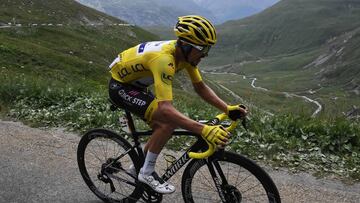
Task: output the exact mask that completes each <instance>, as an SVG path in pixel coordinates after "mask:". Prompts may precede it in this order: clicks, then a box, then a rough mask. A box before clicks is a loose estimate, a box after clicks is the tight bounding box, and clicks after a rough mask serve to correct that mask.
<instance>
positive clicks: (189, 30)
mask: <svg viewBox="0 0 360 203" xmlns="http://www.w3.org/2000/svg"><path fill="white" fill-rule="evenodd" d="M174 31H175V35H176V36H177V37H178V38H180V39H182V40H184V41H187V42H189V43H192V44H196V45H200V46H208V45H214V44H215V43H216V31H215V27H214V25H213V24H211V22H210V21H209V20H207V19H206V18H204V17H202V16H197V15H187V16H181V17H179V18H178V22H177V23H176V25H175V28H174Z"/></svg>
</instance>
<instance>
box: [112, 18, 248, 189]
mask: <svg viewBox="0 0 360 203" xmlns="http://www.w3.org/2000/svg"><path fill="white" fill-rule="evenodd" d="M174 31H175V34H176V36H177V37H178V39H177V40H170V41H156V42H145V43H141V44H139V45H137V46H135V47H132V48H130V49H127V50H125V51H123V52H121V53H120V54H119V55H118V57H117V58H116V59H115V60H114V61H113V63H112V64H111V65H110V66H109V68H110V72H111V75H112V78H111V80H110V83H109V96H110V98H111V100H113V101H114V102H115V103H117V104H118V105H119V106H122V107H123V108H126V109H128V110H129V111H130V112H132V113H135V114H136V115H138V116H140V117H142V118H143V119H144V120H145V121H146V122H147V123H148V124H149V125H150V127H151V128H152V129H153V134H152V136H151V137H150V139H149V140H148V142H147V143H146V145H145V148H144V152H145V153H146V158H145V162H144V165H143V166H142V168H141V169H140V172H139V174H138V180H139V181H140V182H143V183H145V184H147V185H149V186H150V187H151V188H152V189H153V190H155V191H156V192H159V193H163V194H166V193H172V192H174V191H175V187H174V186H173V185H171V184H169V183H167V182H165V181H163V180H161V178H159V176H158V175H157V174H156V173H155V163H156V159H157V157H158V155H159V153H160V152H161V150H162V148H163V147H164V145H165V144H166V143H167V141H168V140H169V139H170V137H171V134H172V132H173V131H174V129H175V128H177V127H180V128H183V129H186V130H189V131H192V132H194V133H198V134H200V135H202V136H203V138H204V139H205V140H206V141H207V142H209V143H211V144H214V145H221V146H224V145H225V144H226V142H227V140H228V132H226V130H224V129H222V128H220V126H210V125H204V124H200V123H198V122H196V121H194V120H192V119H190V118H188V117H186V116H185V115H183V114H182V113H180V112H179V111H178V110H176V109H175V108H174V106H173V105H172V99H173V96H172V83H173V78H174V75H175V73H176V72H178V71H180V70H182V69H186V71H187V72H188V75H189V76H190V79H191V81H192V84H193V87H194V90H195V92H196V93H197V94H198V95H199V96H200V97H201V98H202V99H204V100H205V101H206V102H208V103H210V104H211V105H213V106H215V107H217V108H218V109H220V110H221V111H223V112H225V113H227V114H228V115H229V117H230V118H231V119H237V118H240V117H242V116H245V115H246V114H247V111H246V110H245V109H242V108H240V107H239V105H227V104H226V103H225V102H224V101H223V100H222V99H220V98H219V97H218V96H217V95H216V94H215V93H214V91H212V90H211V89H210V88H209V87H208V86H207V85H206V84H205V83H204V82H203V80H202V77H201V75H200V72H199V69H198V67H197V65H198V64H199V62H200V61H201V59H202V58H203V57H206V56H207V55H208V52H209V50H210V48H211V46H212V45H214V44H215V43H216V32H215V28H214V26H213V25H212V23H211V22H210V21H208V20H207V19H206V18H204V17H201V16H197V15H188V16H182V17H179V18H178V22H177V24H176V25H175V28H174ZM151 84H154V90H155V94H153V93H152V92H150V91H149V90H148V89H147V87H148V86H149V85H151Z"/></svg>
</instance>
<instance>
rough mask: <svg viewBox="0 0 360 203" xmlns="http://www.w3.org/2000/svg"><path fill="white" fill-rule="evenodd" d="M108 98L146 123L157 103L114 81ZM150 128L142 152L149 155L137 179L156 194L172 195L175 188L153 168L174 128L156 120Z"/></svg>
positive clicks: (149, 95)
mask: <svg viewBox="0 0 360 203" xmlns="http://www.w3.org/2000/svg"><path fill="white" fill-rule="evenodd" d="M109 96H110V98H111V100H113V102H115V103H116V104H118V105H119V106H121V107H122V108H125V109H127V110H129V111H130V112H132V113H134V114H136V115H138V116H140V117H141V118H142V119H144V120H145V121H148V123H149V121H150V120H151V118H152V114H153V112H155V111H156V108H157V101H156V100H155V97H154V96H153V94H152V93H151V92H148V91H146V90H143V89H140V88H138V87H135V86H133V85H129V84H122V83H120V82H118V81H116V80H114V79H111V80H110V83H109ZM151 127H152V129H153V134H152V136H151V137H150V139H149V141H148V143H147V144H146V146H145V150H144V151H145V152H147V150H150V152H151V153H146V158H145V162H144V165H143V166H145V168H144V167H142V169H141V171H140V173H139V176H138V179H139V181H141V182H143V183H146V184H147V185H149V186H150V187H151V188H152V189H154V190H155V191H156V192H159V193H172V192H174V191H175V187H174V186H172V185H169V184H168V183H166V182H164V181H163V180H161V178H160V177H158V176H157V174H156V173H155V170H154V168H155V164H156V159H157V156H158V154H159V153H160V151H161V149H162V148H163V146H164V145H165V144H166V142H167V141H168V139H169V138H170V137H171V134H172V132H173V130H174V129H175V127H174V126H172V125H171V124H166V123H162V122H159V121H157V119H153V120H151ZM144 172H146V174H144Z"/></svg>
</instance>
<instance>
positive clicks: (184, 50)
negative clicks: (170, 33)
mask: <svg viewBox="0 0 360 203" xmlns="http://www.w3.org/2000/svg"><path fill="white" fill-rule="evenodd" d="M176 46H178V47H180V50H181V52H182V54H183V56H184V58H185V60H186V61H187V62H189V60H188V58H189V54H190V52H191V50H192V46H188V47H186V46H184V45H183V43H182V42H181V40H177V42H176Z"/></svg>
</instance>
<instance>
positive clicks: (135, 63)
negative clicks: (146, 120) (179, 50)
mask: <svg viewBox="0 0 360 203" xmlns="http://www.w3.org/2000/svg"><path fill="white" fill-rule="evenodd" d="M175 45H176V40H170V41H154V42H145V43H142V44H139V45H137V46H135V47H132V48H130V49H127V50H125V51H123V52H121V53H120V54H119V56H118V58H117V59H115V60H114V62H113V63H112V64H111V65H110V66H109V68H110V73H111V75H112V77H113V78H114V79H115V80H117V81H119V82H122V83H127V84H133V85H135V86H138V87H147V86H149V85H151V84H154V89H155V96H156V99H157V100H158V101H164V100H172V98H173V97H172V82H173V78H174V75H175V73H176V72H178V71H180V70H182V69H186V70H187V72H188V74H189V76H190V79H191V81H192V82H193V83H197V82H200V81H202V78H201V75H200V72H199V69H198V68H197V67H194V66H192V65H191V64H189V63H186V62H180V63H178V64H176V63H175V57H174V56H175Z"/></svg>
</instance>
